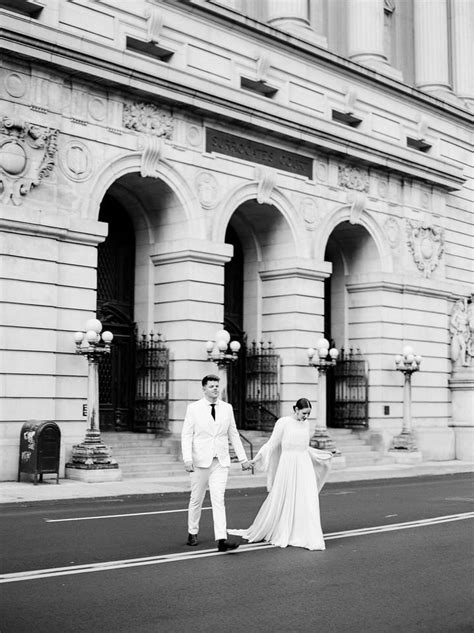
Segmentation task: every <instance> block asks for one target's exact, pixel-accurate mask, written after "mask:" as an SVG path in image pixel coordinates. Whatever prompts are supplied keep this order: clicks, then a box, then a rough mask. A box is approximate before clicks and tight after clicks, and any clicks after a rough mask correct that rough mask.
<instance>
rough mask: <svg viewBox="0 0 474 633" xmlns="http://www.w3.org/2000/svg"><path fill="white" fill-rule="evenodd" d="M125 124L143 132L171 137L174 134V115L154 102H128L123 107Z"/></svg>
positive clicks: (130, 128)
mask: <svg viewBox="0 0 474 633" xmlns="http://www.w3.org/2000/svg"><path fill="white" fill-rule="evenodd" d="M123 125H124V127H126V128H127V129H129V130H135V132H140V133H142V134H150V135H152V136H160V137H163V138H167V139H170V138H171V137H172V135H173V126H174V122H173V117H172V116H171V115H170V114H169V113H168V112H165V111H164V110H160V108H157V107H156V106H155V105H153V104H152V103H127V104H125V105H124V108H123Z"/></svg>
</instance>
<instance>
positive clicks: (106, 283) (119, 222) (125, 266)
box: [97, 194, 135, 431]
mask: <svg viewBox="0 0 474 633" xmlns="http://www.w3.org/2000/svg"><path fill="white" fill-rule="evenodd" d="M99 220H100V221H101V222H107V224H108V225H109V231H108V235H107V238H106V239H105V241H104V242H103V243H102V244H100V245H99V247H98V259H97V315H98V318H99V319H100V320H101V321H102V323H103V326H104V329H108V330H110V331H111V332H112V333H113V335H114V341H113V344H112V350H111V354H110V356H106V357H105V358H104V359H103V360H102V362H101V364H100V365H99V415H100V426H101V429H102V430H104V431H129V430H132V428H133V408H134V407H133V405H134V397H135V360H134V353H135V324H134V285H135V233H134V228H133V225H132V222H131V221H130V218H129V216H128V215H127V213H126V211H125V210H124V209H123V207H122V206H121V205H120V203H119V202H118V201H117V200H116V198H115V197H114V196H112V195H110V194H106V195H105V197H104V199H103V201H102V204H101V207H100V212H99Z"/></svg>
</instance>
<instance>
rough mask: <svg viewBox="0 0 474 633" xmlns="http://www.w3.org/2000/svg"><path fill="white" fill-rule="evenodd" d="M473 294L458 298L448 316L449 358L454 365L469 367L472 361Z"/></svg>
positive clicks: (473, 353)
mask: <svg viewBox="0 0 474 633" xmlns="http://www.w3.org/2000/svg"><path fill="white" fill-rule="evenodd" d="M473 299H474V295H472V296H471V297H470V298H463V299H458V300H457V301H456V303H455V304H454V306H453V309H452V311H451V316H450V318H449V333H450V335H451V350H450V351H451V360H452V362H453V364H454V365H461V366H462V367H469V366H470V365H472V364H473V361H474V302H473Z"/></svg>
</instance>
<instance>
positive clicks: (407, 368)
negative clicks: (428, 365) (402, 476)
mask: <svg viewBox="0 0 474 633" xmlns="http://www.w3.org/2000/svg"><path fill="white" fill-rule="evenodd" d="M420 364H421V356H418V355H416V354H415V353H414V351H413V348H412V347H411V346H410V345H406V346H405V347H404V348H403V352H402V354H397V355H396V356H395V366H396V368H397V370H398V371H400V372H402V374H403V375H404V376H405V384H404V387H403V427H402V432H401V433H400V435H396V436H395V437H394V438H393V442H392V447H391V450H396V451H398V450H402V451H409V452H413V451H418V447H417V445H416V441H415V436H414V434H413V429H412V422H411V376H412V374H414V373H415V372H416V371H418V370H419V369H420Z"/></svg>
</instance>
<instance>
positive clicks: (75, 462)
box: [66, 431, 119, 470]
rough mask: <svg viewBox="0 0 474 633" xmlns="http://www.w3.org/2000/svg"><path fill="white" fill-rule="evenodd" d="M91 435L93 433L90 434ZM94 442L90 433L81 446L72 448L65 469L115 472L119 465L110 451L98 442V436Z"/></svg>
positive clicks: (77, 445)
mask: <svg viewBox="0 0 474 633" xmlns="http://www.w3.org/2000/svg"><path fill="white" fill-rule="evenodd" d="M92 433H93V432H92ZM98 437H99V441H97V438H96V439H95V441H94V438H93V437H92V435H91V432H90V431H88V432H87V433H86V438H85V440H84V442H82V443H81V444H76V445H75V446H73V447H72V453H71V459H70V461H69V462H68V463H67V464H66V469H68V468H69V469H71V468H74V469H77V470H117V469H118V468H119V465H118V463H117V460H116V459H114V458H113V457H112V451H111V450H110V448H109V447H108V446H106V445H105V444H103V443H102V441H101V440H100V434H99V435H98Z"/></svg>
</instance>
